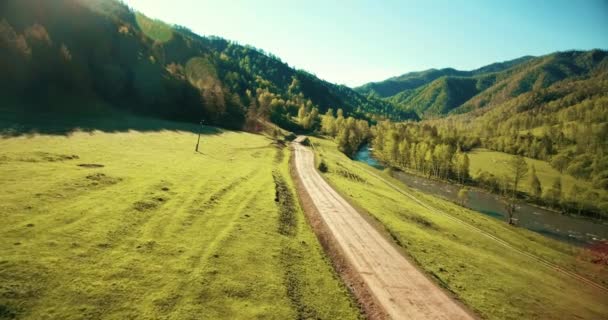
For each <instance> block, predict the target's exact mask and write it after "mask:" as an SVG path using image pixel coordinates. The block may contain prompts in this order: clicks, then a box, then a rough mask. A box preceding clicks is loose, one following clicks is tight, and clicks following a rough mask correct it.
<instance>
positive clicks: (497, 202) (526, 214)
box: [354, 146, 608, 246]
mask: <svg viewBox="0 0 608 320" xmlns="http://www.w3.org/2000/svg"><path fill="white" fill-rule="evenodd" d="M354 160H356V161H360V162H364V163H366V164H369V165H371V166H372V167H374V168H383V166H382V165H381V163H380V162H379V161H378V160H377V159H375V158H374V157H373V156H372V154H371V152H370V150H369V149H368V148H367V146H363V147H362V148H361V149H360V150H359V151H358V152H357V153H356V155H355V158H354ZM394 177H395V178H396V179H398V180H399V181H401V182H403V183H405V184H406V185H408V186H409V187H412V188H415V189H417V190H420V191H422V192H425V193H428V194H431V195H434V196H438V197H441V198H443V199H445V200H448V201H451V202H454V203H459V202H460V200H459V199H458V192H459V191H460V189H461V188H462V187H463V186H461V185H455V184H452V183H449V182H446V181H442V180H436V179H430V178H427V177H423V176H421V175H418V174H415V173H410V172H405V171H395V173H394ZM467 187H469V186H467ZM465 206H466V207H467V208H469V209H472V210H475V211H477V212H480V213H482V214H484V215H487V216H490V217H493V218H495V219H499V220H503V221H504V220H506V216H507V213H506V210H505V208H504V205H503V203H502V198H501V197H500V196H499V195H496V194H493V193H491V192H489V191H486V190H484V189H480V188H475V187H472V188H470V191H469V199H468V201H467V203H466V204H465ZM516 219H517V225H518V226H520V227H523V228H526V229H528V230H531V231H534V232H537V233H539V234H542V235H544V236H547V237H550V238H553V239H556V240H560V241H563V242H567V243H570V244H574V245H577V246H587V245H595V244H598V243H603V242H606V241H607V240H606V239H608V224H606V223H605V222H598V221H597V220H593V219H589V218H586V217H580V216H571V215H566V214H561V213H559V212H556V211H553V210H549V209H547V208H541V207H538V206H536V205H533V204H530V203H526V202H523V201H520V202H518V204H517V208H516Z"/></svg>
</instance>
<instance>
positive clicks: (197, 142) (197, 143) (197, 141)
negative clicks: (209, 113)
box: [194, 120, 205, 152]
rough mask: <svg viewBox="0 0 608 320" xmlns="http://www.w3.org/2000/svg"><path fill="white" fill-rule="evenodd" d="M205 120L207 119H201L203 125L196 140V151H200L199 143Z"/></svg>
mask: <svg viewBox="0 0 608 320" xmlns="http://www.w3.org/2000/svg"><path fill="white" fill-rule="evenodd" d="M204 122H205V120H201V127H200V128H199V129H198V140H196V149H194V150H195V151H196V152H198V145H199V143H200V142H201V131H202V130H203V123H204Z"/></svg>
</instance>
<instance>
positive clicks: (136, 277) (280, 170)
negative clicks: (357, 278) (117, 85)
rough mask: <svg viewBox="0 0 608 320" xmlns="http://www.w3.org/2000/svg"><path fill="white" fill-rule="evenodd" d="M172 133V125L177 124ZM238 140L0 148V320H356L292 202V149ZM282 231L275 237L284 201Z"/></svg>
mask: <svg viewBox="0 0 608 320" xmlns="http://www.w3.org/2000/svg"><path fill="white" fill-rule="evenodd" d="M175 126H178V125H175ZM271 142H272V141H271V140H269V139H267V138H265V137H263V136H260V135H251V134H246V133H237V132H229V131H218V132H217V133H216V134H210V135H203V137H202V139H201V148H200V149H201V153H195V152H194V145H195V143H196V135H195V134H192V133H190V132H185V131H179V130H172V131H158V132H154V131H152V132H146V133H142V132H135V131H130V132H121V133H102V132H92V133H82V132H76V133H73V134H71V135H69V136H61V135H58V136H47V135H30V136H21V137H10V138H3V139H2V140H0V185H1V186H2V192H0V221H1V222H2V223H1V224H0V236H1V239H2V240H1V241H0V252H2V255H1V256H0V318H13V317H15V318H20V319H97V318H112V319H161V318H162V319H251V318H266V319H294V318H305V317H315V318H321V319H356V318H359V317H360V313H359V310H358V307H357V306H356V304H355V302H354V301H353V300H352V298H351V296H350V294H349V293H348V290H347V289H346V288H345V287H344V285H343V284H342V283H341V282H340V280H339V278H338V277H337V275H336V274H335V273H334V271H333V269H332V267H331V264H330V263H329V261H328V260H327V259H326V258H325V256H324V255H323V252H322V249H321V247H320V245H319V243H318V242H317V240H316V238H315V236H314V234H313V233H312V231H311V229H310V228H309V226H308V224H307V223H306V220H305V219H304V216H303V213H302V211H301V209H300V207H299V205H298V202H297V201H283V202H280V201H275V199H276V192H277V188H276V181H277V177H278V179H279V180H281V188H280V190H281V194H282V197H289V196H290V195H289V194H290V193H291V196H293V194H295V193H294V192H293V185H292V182H291V181H290V179H289V174H288V171H287V170H288V165H287V161H288V159H289V150H288V149H287V148H283V149H282V148H278V147H277V146H275V145H273V144H272V143H271ZM285 203H288V204H289V208H287V209H288V210H290V212H291V213H292V215H291V216H290V217H289V223H290V224H291V225H290V227H289V228H290V230H292V231H291V232H289V233H286V234H285V233H283V234H282V233H281V232H280V230H281V225H280V224H281V223H282V221H283V220H282V219H281V216H280V214H281V212H285V210H286V209H285V208H283V209H281V208H280V205H281V204H285Z"/></svg>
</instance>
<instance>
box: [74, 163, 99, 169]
mask: <svg viewBox="0 0 608 320" xmlns="http://www.w3.org/2000/svg"><path fill="white" fill-rule="evenodd" d="M77 166H79V167H82V168H103V167H104V165H103V164H97V163H80V164H78V165H77Z"/></svg>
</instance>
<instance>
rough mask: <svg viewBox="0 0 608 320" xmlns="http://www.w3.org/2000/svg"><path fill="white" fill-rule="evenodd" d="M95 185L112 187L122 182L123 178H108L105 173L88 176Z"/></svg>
mask: <svg viewBox="0 0 608 320" xmlns="http://www.w3.org/2000/svg"><path fill="white" fill-rule="evenodd" d="M86 178H87V179H88V180H90V181H93V184H102V185H112V184H116V183H119V182H120V181H122V179H121V178H115V177H110V176H107V175H106V174H105V173H101V172H97V173H93V174H90V175H88V176H86Z"/></svg>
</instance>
